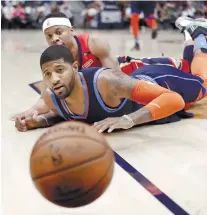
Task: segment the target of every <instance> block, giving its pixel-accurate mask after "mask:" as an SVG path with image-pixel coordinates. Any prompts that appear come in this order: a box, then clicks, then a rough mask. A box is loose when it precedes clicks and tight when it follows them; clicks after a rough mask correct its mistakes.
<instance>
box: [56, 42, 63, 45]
mask: <svg viewBox="0 0 207 215" xmlns="http://www.w3.org/2000/svg"><path fill="white" fill-rule="evenodd" d="M55 45H64V43H63V42H56V43H55Z"/></svg>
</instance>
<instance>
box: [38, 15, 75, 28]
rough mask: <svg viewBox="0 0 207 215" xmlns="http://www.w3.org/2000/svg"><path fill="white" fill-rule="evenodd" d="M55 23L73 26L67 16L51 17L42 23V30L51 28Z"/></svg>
mask: <svg viewBox="0 0 207 215" xmlns="http://www.w3.org/2000/svg"><path fill="white" fill-rule="evenodd" d="M55 25H64V26H67V27H72V25H71V23H70V20H69V19H68V18H65V17H51V18H48V19H46V20H45V21H44V22H43V24H42V30H43V32H44V31H45V30H46V29H47V28H50V27H52V26H55Z"/></svg>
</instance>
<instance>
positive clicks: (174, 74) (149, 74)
mask: <svg viewBox="0 0 207 215" xmlns="http://www.w3.org/2000/svg"><path fill="white" fill-rule="evenodd" d="M105 69H106V68H96V67H95V68H88V69H84V70H82V71H81V72H79V76H80V79H81V82H82V85H83V89H84V94H85V109H84V113H83V114H82V115H75V114H73V113H72V112H71V111H70V110H69V108H68V107H67V104H66V103H65V100H64V99H59V98H57V96H56V95H55V94H54V93H53V92H52V91H51V90H49V92H50V95H51V98H52V101H53V103H54V105H55V107H56V110H57V111H58V113H59V114H60V115H61V116H62V117H63V118H64V119H65V120H79V121H83V122H86V123H89V124H92V123H94V122H98V121H100V120H103V119H105V118H108V117H121V116H123V115H125V114H130V113H132V112H134V111H137V110H138V109H140V108H141V107H143V105H141V104H138V103H137V102H133V101H131V100H129V99H123V100H122V102H121V103H120V105H119V106H118V107H116V108H110V107H108V106H107V105H106V104H104V102H103V100H102V98H101V96H100V94H99V91H98V89H97V79H98V76H99V74H100V73H101V72H103V71H104V70H105ZM131 76H132V77H133V78H135V79H137V80H145V81H149V82H151V83H153V84H158V85H160V86H162V87H165V88H168V89H171V90H173V91H175V92H177V93H179V94H180V95H181V96H182V97H183V99H184V101H185V102H186V103H188V102H193V101H195V100H196V98H197V97H198V95H199V93H200V91H202V93H203V94H205V92H206V89H205V88H204V87H203V86H202V82H203V81H202V79H201V78H199V77H196V76H193V75H191V74H188V73H183V72H182V71H180V70H178V69H176V68H173V67H169V66H157V65H150V66H147V67H142V68H140V69H138V70H136V71H134V72H133V73H132V75H131ZM191 116H193V115H192V114H187V113H186V112H184V111H180V112H178V113H175V114H173V115H171V116H169V117H166V118H164V119H161V120H157V121H154V122H153V123H166V122H174V121H178V120H180V118H182V117H185V118H186V117H191Z"/></svg>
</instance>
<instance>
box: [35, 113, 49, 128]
mask: <svg viewBox="0 0 207 215" xmlns="http://www.w3.org/2000/svg"><path fill="white" fill-rule="evenodd" d="M38 118H39V119H38V123H39V126H40V127H42V128H46V127H49V126H50V124H49V122H48V120H47V118H46V117H45V116H43V115H39V116H38Z"/></svg>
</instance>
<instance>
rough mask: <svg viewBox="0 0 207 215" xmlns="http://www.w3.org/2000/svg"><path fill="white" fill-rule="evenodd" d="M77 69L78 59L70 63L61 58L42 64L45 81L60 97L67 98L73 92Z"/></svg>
mask: <svg viewBox="0 0 207 215" xmlns="http://www.w3.org/2000/svg"><path fill="white" fill-rule="evenodd" d="M77 71H78V62H77V61H76V62H74V63H73V64H72V65H70V64H69V63H66V62H64V60H63V59H59V60H54V61H49V62H46V63H44V64H43V65H42V74H43V78H44V82H45V83H46V85H47V86H48V87H49V88H50V89H51V90H52V91H53V92H54V93H55V95H56V96H57V97H58V98H60V99H64V98H67V97H68V96H70V94H71V93H72V91H73V89H74V86H75V77H76V72H77Z"/></svg>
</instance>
